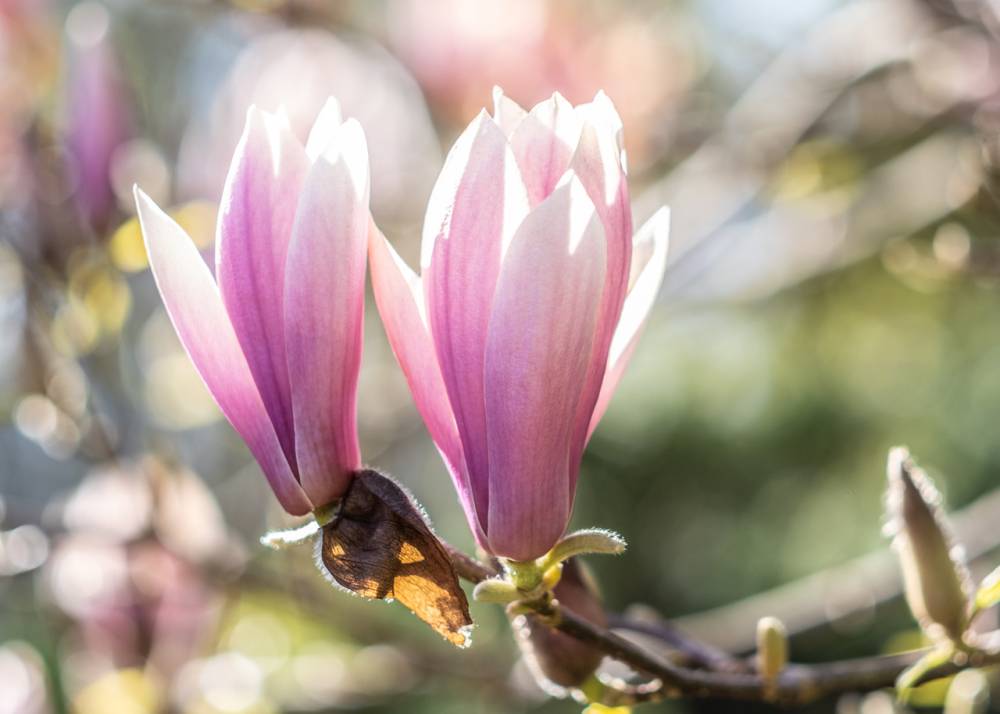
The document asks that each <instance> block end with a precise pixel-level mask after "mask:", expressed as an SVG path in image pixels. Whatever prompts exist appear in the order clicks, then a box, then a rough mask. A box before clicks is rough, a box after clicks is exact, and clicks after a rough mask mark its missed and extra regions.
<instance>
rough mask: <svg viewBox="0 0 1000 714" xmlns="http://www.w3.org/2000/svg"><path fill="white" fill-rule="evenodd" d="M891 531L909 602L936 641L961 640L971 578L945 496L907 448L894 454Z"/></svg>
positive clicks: (891, 463)
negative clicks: (949, 519)
mask: <svg viewBox="0 0 1000 714" xmlns="http://www.w3.org/2000/svg"><path fill="white" fill-rule="evenodd" d="M888 477H889V491H888V494H887V499H886V500H887V510H888V516H889V524H888V527H889V528H890V529H891V531H892V532H893V534H894V538H893V546H894V547H895V549H896V552H897V553H898V554H899V562H900V566H901V568H902V571H903V587H904V590H905V593H906V601H907V603H908V604H909V606H910V610H911V612H912V613H913V616H914V617H915V618H916V619H917V622H918V623H920V627H921V628H922V629H923V630H924V632H926V633H927V635H928V636H929V637H931V639H934V640H941V639H943V638H945V637H947V638H948V639H951V640H953V641H958V640H960V639H961V637H962V634H963V632H964V631H965V628H966V626H967V625H968V614H969V600H970V597H969V592H970V586H969V574H968V570H967V569H966V567H965V564H964V563H963V562H962V560H961V557H960V553H959V550H958V549H957V548H956V547H955V546H954V542H953V538H952V535H951V531H950V528H949V527H948V523H947V521H946V519H945V515H944V511H943V510H942V509H941V506H940V500H941V497H940V495H939V494H938V492H937V489H935V488H934V484H933V483H931V480H930V479H929V478H928V477H927V475H926V474H925V473H924V472H923V471H922V470H921V469H920V468H919V467H918V466H917V465H916V463H914V461H913V459H911V458H910V454H909V452H908V451H907V450H906V449H905V448H895V449H893V450H892V451H890V452H889V463H888Z"/></svg>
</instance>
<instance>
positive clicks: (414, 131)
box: [177, 3, 441, 223]
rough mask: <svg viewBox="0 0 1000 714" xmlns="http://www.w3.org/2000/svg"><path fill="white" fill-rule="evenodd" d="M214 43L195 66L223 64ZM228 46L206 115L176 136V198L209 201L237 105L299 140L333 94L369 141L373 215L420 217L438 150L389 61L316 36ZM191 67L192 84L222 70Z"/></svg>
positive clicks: (407, 85)
mask: <svg viewBox="0 0 1000 714" xmlns="http://www.w3.org/2000/svg"><path fill="white" fill-rule="evenodd" d="M328 6H329V3H326V4H325V7H326V9H329V7H328ZM265 26H266V25H265ZM220 45H223V46H225V45H226V43H219V42H214V43H212V45H211V51H210V52H206V53H204V54H203V58H202V59H201V60H200V61H201V62H203V63H209V62H217V61H218V60H219V58H220V56H221V57H224V58H225V59H226V60H227V61H228V59H229V58H226V57H225V55H224V52H223V51H222V50H220ZM237 46H239V47H240V48H241V51H240V53H239V55H238V56H237V57H235V58H233V59H234V61H233V62H232V64H231V67H229V66H228V64H227V71H228V73H227V74H225V79H224V80H223V81H222V82H220V83H219V85H218V86H217V87H212V88H211V92H210V94H209V97H210V100H211V101H210V102H208V103H207V107H206V111H204V112H203V113H200V114H196V115H195V116H193V117H192V118H191V123H190V125H189V126H188V128H187V131H186V132H185V135H184V141H183V143H182V145H181V150H180V155H179V157H178V166H177V183H178V186H179V191H180V193H181V194H182V195H184V196H186V197H199V198H212V199H214V198H216V197H217V196H218V189H219V186H220V185H221V183H222V178H223V177H224V176H225V171H226V166H227V165H228V162H229V157H230V155H231V154H232V150H233V147H234V146H235V145H236V141H237V140H238V138H239V135H240V131H241V129H242V127H243V119H244V114H245V112H246V107H248V106H250V105H251V104H253V105H256V106H258V107H260V108H261V109H265V110H270V111H276V110H277V109H278V108H279V107H281V108H282V109H283V110H285V111H286V112H287V115H288V121H289V123H290V124H291V125H292V129H293V130H294V131H296V132H297V133H305V132H306V131H308V129H309V125H310V124H311V123H312V120H313V117H315V116H316V113H317V112H318V111H319V109H320V107H321V106H322V105H323V102H324V101H325V100H326V98H327V97H328V96H330V95H333V96H335V97H337V99H338V100H339V101H340V103H341V107H342V108H343V111H344V115H345V116H349V117H353V118H355V119H357V120H358V121H359V122H360V123H361V125H362V126H363V127H364V128H365V134H366V135H367V136H368V140H369V161H370V163H371V174H372V181H373V183H374V184H375V186H377V187H378V190H377V191H375V193H374V195H373V196H372V210H373V211H374V212H375V214H376V215H378V216H380V217H382V218H384V219H385V220H391V221H392V222H393V223H398V222H406V223H410V222H416V221H418V220H419V219H420V212H421V210H422V209H423V206H424V204H425V203H426V201H427V194H428V191H429V189H430V186H431V184H432V183H433V181H434V167H435V166H436V165H437V164H438V163H439V162H440V159H441V150H440V146H439V143H438V138H437V134H436V133H435V131H434V127H433V125H432V124H431V120H430V116H429V114H428V112H427V108H426V106H425V104H424V99H423V95H422V94H421V92H420V88H419V87H418V86H417V83H416V82H415V81H414V80H413V78H412V77H411V76H410V75H409V73H407V71H406V70H405V69H404V68H403V67H402V66H401V65H400V63H399V61H398V60H396V59H395V58H394V57H393V56H392V55H391V54H389V53H388V52H387V51H386V50H385V49H384V48H383V47H380V46H379V45H377V44H376V43H374V42H372V41H371V40H368V39H365V38H361V37H355V38H352V39H351V40H350V41H348V40H345V39H342V38H340V37H338V36H337V35H334V34H333V33H330V32H328V31H326V30H319V29H315V28H293V29H287V28H286V29H280V30H273V31H268V32H266V33H262V34H261V35H260V36H258V37H253V38H252V40H251V41H249V42H247V43H246V44H245V45H244V44H243V43H240V44H239V45H237ZM194 69H195V70H196V71H198V75H197V76H198V77H199V81H203V79H202V78H203V77H205V76H209V75H214V74H216V73H220V72H221V68H217V67H215V66H214V65H213V66H200V67H199V66H195V67H194Z"/></svg>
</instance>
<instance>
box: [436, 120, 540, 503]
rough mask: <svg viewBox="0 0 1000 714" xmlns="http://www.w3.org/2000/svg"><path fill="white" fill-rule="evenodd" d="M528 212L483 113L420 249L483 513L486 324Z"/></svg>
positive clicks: (451, 157)
mask: <svg viewBox="0 0 1000 714" xmlns="http://www.w3.org/2000/svg"><path fill="white" fill-rule="evenodd" d="M526 212H527V198H526V195H525V192H524V184H523V183H522V182H521V178H520V175H519V174H518V171H517V164H516V161H515V160H514V156H513V154H512V153H511V151H510V148H509V146H508V145H507V138H506V137H505V136H504V135H503V132H502V131H500V129H499V127H498V126H497V125H496V124H495V123H494V122H493V120H492V119H490V117H489V116H488V115H487V114H485V113H481V114H480V115H479V116H478V117H477V118H476V119H475V120H474V121H473V122H472V124H470V125H469V127H468V128H467V129H466V130H465V132H463V134H462V135H461V136H460V137H459V139H458V141H456V142H455V146H454V147H453V148H452V150H451V152H450V153H449V154H448V158H447V160H446V161H445V165H444V168H443V169H442V171H441V176H440V177H439V178H438V181H437V184H436V185H435V187H434V191H433V192H432V193H431V199H430V204H429V205H428V208H427V217H426V221H425V223H424V236H423V245H422V250H421V252H422V259H421V263H422V265H423V266H424V290H425V293H426V299H427V307H428V318H429V324H430V329H431V335H432V337H433V339H434V346H435V351H436V353H437V357H438V364H439V365H440V367H441V374H442V376H443V377H444V383H445V386H446V387H447V392H448V397H449V399H450V401H451V406H452V412H453V413H454V415H455V421H456V423H457V425H458V431H459V435H460V436H461V438H462V448H463V451H464V454H465V460H466V465H467V466H468V471H469V477H470V480H471V484H472V490H473V496H474V499H475V502H476V510H477V512H478V513H480V514H483V513H485V512H486V501H487V499H488V497H489V490H488V485H487V483H488V479H489V465H488V454H487V448H486V412H485V407H484V404H483V361H484V352H485V347H486V331H487V327H488V324H489V317H490V310H491V308H492V304H493V293H494V289H495V286H496V282H497V275H498V274H499V272H500V263H501V259H502V256H503V252H504V250H505V246H506V244H507V243H508V242H509V239H510V236H512V235H513V231H514V229H515V228H516V227H517V226H518V225H519V224H520V222H521V220H522V219H523V217H524V215H525V214H526Z"/></svg>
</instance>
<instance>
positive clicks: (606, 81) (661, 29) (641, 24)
mask: <svg viewBox="0 0 1000 714" xmlns="http://www.w3.org/2000/svg"><path fill="white" fill-rule="evenodd" d="M390 7H391V12H390V13H389V31H390V42H391V43H392V46H393V47H394V49H395V50H396V51H397V52H398V53H399V55H400V56H401V57H402V58H403V59H404V60H405V61H406V63H407V65H408V66H409V68H410V69H411V70H412V71H413V73H414V75H415V76H416V77H417V79H418V80H419V81H420V83H421V85H422V86H423V87H424V90H425V91H426V92H427V94H428V96H429V98H430V100H431V103H432V105H433V106H434V107H435V110H436V111H437V112H438V113H439V114H441V115H443V116H445V117H447V118H449V119H453V120H455V121H457V122H461V123H463V124H464V123H465V122H467V121H468V120H469V119H470V118H471V117H472V116H474V115H475V113H476V112H477V111H478V110H479V107H481V106H482V103H483V101H484V99H485V98H486V97H488V96H489V92H490V88H491V87H492V85H493V84H500V85H501V86H503V87H504V90H505V91H506V92H507V93H508V95H509V96H510V97H512V98H514V99H517V100H518V101H520V102H522V103H532V104H533V103H534V102H536V101H538V100H540V99H543V98H544V97H546V96H548V95H549V94H551V93H552V91H553V90H558V91H559V92H560V93H562V94H563V95H565V96H566V97H567V98H568V99H569V100H570V101H572V102H578V101H586V98H588V97H591V96H593V94H594V92H595V91H596V90H597V89H598V88H601V87H603V88H604V89H605V90H606V91H607V92H608V93H609V94H610V95H611V96H613V97H615V99H616V100H617V101H618V103H619V106H620V107H621V110H622V119H623V120H624V121H625V124H627V125H628V127H629V135H628V149H629V153H630V156H631V158H632V159H633V163H635V164H636V165H638V166H640V167H641V166H645V165H647V164H648V163H649V161H650V160H653V159H655V154H656V149H662V148H664V146H665V144H666V142H665V141H664V139H665V138H666V136H667V135H668V134H669V130H670V127H671V124H672V119H673V115H674V113H675V111H676V108H677V106H678V105H679V103H680V101H681V98H682V97H683V96H684V94H685V92H686V91H687V90H688V89H689V88H690V87H691V85H692V83H693V82H694V81H695V79H696V77H697V74H698V72H699V71H700V69H701V67H700V65H699V63H698V61H697V55H696V51H695V44H696V42H697V40H696V39H695V38H696V37H697V34H696V33H694V32H691V31H690V28H686V25H685V21H684V19H683V17H682V16H681V15H680V13H674V12H672V11H671V10H670V9H669V8H661V10H660V11H659V12H656V13H649V12H645V13H643V12H640V11H637V10H636V8H635V7H633V6H632V4H630V3H590V4H587V5H585V6H583V7H581V6H580V4H579V3H574V2H568V3H567V2H560V0H554V1H553V0H507V1H506V2H503V3H473V2H468V0H393V1H392V3H391V5H390ZM639 7H640V8H641V7H643V6H641V5H640V6H639Z"/></svg>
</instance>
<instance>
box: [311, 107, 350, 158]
mask: <svg viewBox="0 0 1000 714" xmlns="http://www.w3.org/2000/svg"><path fill="white" fill-rule="evenodd" d="M343 123H344V116H343V114H342V113H341V111H340V102H338V101H337V99H336V97H330V98H329V99H327V100H326V103H325V104H323V108H322V109H320V110H319V114H318V115H317V116H316V121H314V122H313V125H312V129H311V130H310V131H309V138H308V139H307V140H306V155H307V156H308V157H309V161H315V160H316V159H318V158H319V157H320V155H322V154H323V152H324V151H326V148H327V147H328V146H329V145H330V143H331V142H332V141H333V140H334V139H335V138H336V137H337V135H338V133H339V131H340V125H341V124H343Z"/></svg>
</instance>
